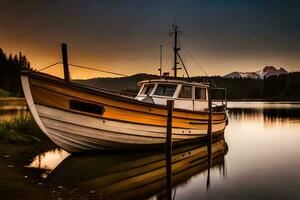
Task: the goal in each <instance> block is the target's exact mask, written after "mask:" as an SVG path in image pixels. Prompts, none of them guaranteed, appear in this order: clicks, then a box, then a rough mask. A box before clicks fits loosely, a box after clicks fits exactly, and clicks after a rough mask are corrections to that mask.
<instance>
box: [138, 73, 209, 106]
mask: <svg viewBox="0 0 300 200" xmlns="http://www.w3.org/2000/svg"><path fill="white" fill-rule="evenodd" d="M138 85H139V86H140V87H141V88H140V91H139V93H138V95H137V96H136V97H135V98H136V99H137V100H139V101H143V102H147V103H153V104H158V105H167V100H174V108H180V109H186V110H193V111H203V110H204V109H206V108H207V107H208V92H207V89H208V87H209V86H208V84H204V83H195V82H186V81H180V80H169V79H157V80H147V81H141V82H139V83H138Z"/></svg>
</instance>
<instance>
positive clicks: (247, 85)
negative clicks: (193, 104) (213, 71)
mask: <svg viewBox="0 0 300 200" xmlns="http://www.w3.org/2000/svg"><path fill="white" fill-rule="evenodd" d="M192 79H193V80H194V81H199V82H208V83H210V85H211V86H212V87H214V84H215V85H216V86H218V87H222V88H226V90H227V98H228V99H258V100H259V99H261V100H300V72H290V73H288V74H282V75H279V76H270V77H267V78H265V79H253V78H224V77H221V76H212V77H207V76H206V77H193V78H192Z"/></svg>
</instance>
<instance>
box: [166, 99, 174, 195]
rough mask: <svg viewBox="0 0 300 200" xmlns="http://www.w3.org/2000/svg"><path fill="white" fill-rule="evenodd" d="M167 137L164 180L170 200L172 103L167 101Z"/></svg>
mask: <svg viewBox="0 0 300 200" xmlns="http://www.w3.org/2000/svg"><path fill="white" fill-rule="evenodd" d="M167 107H168V119H167V137H166V178H167V199H170V200H171V199H172V118H173V107H174V101H173V100H168V101H167Z"/></svg>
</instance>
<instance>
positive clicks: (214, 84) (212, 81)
mask: <svg viewBox="0 0 300 200" xmlns="http://www.w3.org/2000/svg"><path fill="white" fill-rule="evenodd" d="M184 49H186V51H187V53H188V55H189V56H190V57H191V58H192V59H193V61H194V62H195V63H196V65H198V66H199V67H200V69H201V70H202V71H203V73H204V74H205V75H206V76H209V74H208V73H207V72H206V71H205V70H204V69H203V68H202V66H201V65H200V64H199V62H198V61H197V60H196V59H195V58H194V56H193V55H192V54H191V53H190V51H189V49H188V48H187V47H186V46H185V45H184ZM210 80H211V83H212V84H213V86H214V87H215V88H218V86H217V85H216V83H215V82H214V80H213V79H210ZM218 93H219V95H220V97H221V98H222V93H221V91H220V90H218ZM222 102H223V100H222Z"/></svg>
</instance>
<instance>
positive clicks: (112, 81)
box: [75, 73, 159, 93]
mask: <svg viewBox="0 0 300 200" xmlns="http://www.w3.org/2000/svg"><path fill="white" fill-rule="evenodd" d="M157 78H159V76H157V75H151V74H143V73H141V74H135V75H132V76H128V77H117V78H92V79H87V80H75V82H78V83H81V84H85V85H88V86H92V87H97V88H106V89H110V90H116V91H123V92H131V93H137V92H138V91H139V87H138V86H137V83H138V82H139V81H143V80H150V79H157Z"/></svg>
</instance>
